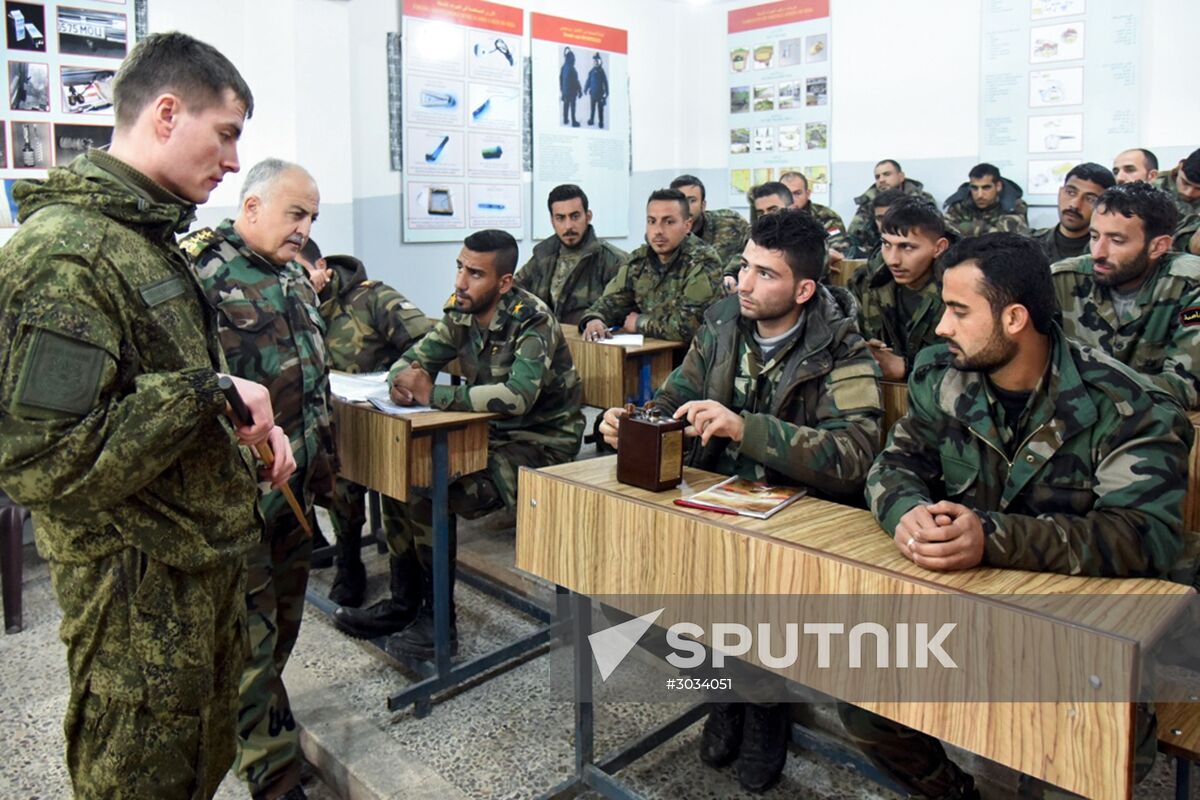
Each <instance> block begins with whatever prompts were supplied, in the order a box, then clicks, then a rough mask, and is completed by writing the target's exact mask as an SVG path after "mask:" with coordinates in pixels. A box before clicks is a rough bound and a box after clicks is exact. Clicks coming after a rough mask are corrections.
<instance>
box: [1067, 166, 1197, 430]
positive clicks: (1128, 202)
mask: <svg viewBox="0 0 1200 800" xmlns="http://www.w3.org/2000/svg"><path fill="white" fill-rule="evenodd" d="M1177 213H1178V212H1177V211H1176V208H1175V205H1174V204H1173V203H1172V202H1171V200H1170V198H1168V197H1167V196H1166V194H1165V193H1163V192H1161V191H1158V190H1155V189H1152V188H1151V187H1150V186H1149V185H1148V184H1146V183H1141V182H1138V183H1126V184H1122V185H1120V186H1114V187H1113V188H1111V189H1109V190H1107V191H1106V192H1105V193H1104V194H1102V195H1101V196H1100V199H1099V200H1097V201H1096V210H1095V212H1094V213H1093V214H1092V222H1091V236H1092V245H1091V254H1090V255H1086V256H1080V257H1078V258H1072V259H1068V260H1066V261H1060V262H1059V263H1057V264H1055V265H1054V266H1053V267H1052V271H1053V281H1054V290H1055V293H1056V294H1057V295H1058V303H1059V306H1060V307H1061V309H1062V326H1063V330H1064V331H1066V334H1067V336H1069V337H1071V338H1072V339H1077V340H1078V341H1080V342H1082V343H1084V344H1088V345H1091V346H1092V347H1096V348H1099V349H1101V350H1103V351H1105V352H1106V353H1108V354H1109V355H1111V356H1113V357H1114V358H1116V359H1117V360H1118V361H1120V362H1121V363H1123V364H1126V365H1128V366H1129V367H1131V368H1133V369H1134V370H1136V371H1137V372H1139V373H1141V374H1143V375H1145V376H1146V377H1147V379H1148V380H1149V381H1150V382H1151V383H1153V384H1155V385H1156V386H1158V387H1159V388H1161V389H1163V390H1165V391H1167V392H1169V393H1170V394H1171V395H1172V396H1174V397H1175V399H1177V400H1178V401H1179V402H1180V403H1182V404H1183V406H1184V407H1185V408H1189V409H1195V408H1200V258H1198V257H1196V256H1192V255H1186V254H1183V253H1176V252H1174V251H1172V250H1171V249H1170V248H1171V236H1172V232H1173V231H1174V230H1175V227H1176V215H1177Z"/></svg>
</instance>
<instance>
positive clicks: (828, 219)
mask: <svg viewBox="0 0 1200 800" xmlns="http://www.w3.org/2000/svg"><path fill="white" fill-rule="evenodd" d="M779 182H780V183H782V184H783V185H784V186H786V187H787V188H788V190H789V191H791V193H792V207H793V208H798V209H800V210H801V211H807V212H808V213H810V214H812V215H813V218H814V219H816V221H817V222H819V223H821V227H822V228H824V229H825V233H827V234H829V239H827V240H826V242H825V247H826V248H827V249H829V250H831V251H832V250H836V251H837V252H838V253H845V252H846V250H848V249H849V248H850V242H849V240H848V239H847V238H846V224H845V223H844V222H842V215H841V214H839V213H837V212H836V211H834V210H833V209H832V208H830V207H829V206H823V205H821V204H820V203H814V202H813V201H812V192H811V191H810V190H809V187H808V178H806V177H804V174H803V173H800V172H790V171H789V172H785V173H783V174H782V175H780V176H779Z"/></svg>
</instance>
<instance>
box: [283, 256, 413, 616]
mask: <svg viewBox="0 0 1200 800" xmlns="http://www.w3.org/2000/svg"><path fill="white" fill-rule="evenodd" d="M296 261H297V262H298V263H299V264H300V266H302V267H304V270H305V271H306V272H307V273H308V277H309V280H310V281H311V282H312V285H313V288H314V289H316V291H317V299H318V301H319V302H320V306H319V309H320V312H321V319H323V320H325V357H326V360H327V362H328V364H329V368H330V369H333V370H337V371H339V372H349V373H354V374H358V373H362V372H379V371H381V370H385V369H387V368H388V367H390V366H391V365H392V364H393V363H394V362H395V361H396V359H398V358H399V357H400V356H401V355H403V354H404V351H405V350H407V349H408V348H409V347H410V346H411V345H412V343H413V342H415V341H416V340H417V339H420V338H421V337H422V336H424V335H425V334H426V333H428V332H429V329H430V328H432V327H433V325H432V324H431V323H430V322H429V318H428V317H426V316H425V314H424V313H422V311H421V309H419V308H417V307H416V306H414V305H413V304H412V303H410V302H408V299H407V298H406V297H405V296H404V295H402V294H400V293H399V292H397V291H396V290H395V289H393V288H392V287H390V286H388V285H387V284H385V283H380V282H379V281H373V280H369V279H368V278H367V268H366V266H364V265H363V263H362V262H361V261H359V260H358V259H357V258H355V257H354V256H327V257H326V256H322V255H321V248H320V247H318V246H317V243H316V242H314V241H313V240H312V239H309V240H308V243H307V244H305V245H304V247H303V249H301V251H300V253H299V254H298V255H297V256H296ZM366 494H367V490H366V487H364V486H360V485H359V484H357V483H352V482H351V481H348V480H346V479H345V478H338V479H337V484H336V486H335V487H334V492H333V497H332V498H331V502H330V505H329V519H330V521H331V522H332V523H333V531H334V533H335V534H336V535H337V574H335V575H334V578H333V586H332V587H331V588H330V590H329V599H330V600H332V601H333V602H335V603H337V604H338V605H339V606H347V607H350V608H357V607H358V606H360V605H362V602H363V597H364V595H365V593H366V591H367V570H366V567H365V566H364V565H363V562H362V555H361V551H362V528H363V524H364V523H365V522H366V520H367V517H366V509H365V503H364V500H365V499H366ZM379 504H380V511H381V512H382V517H383V519H382V523H383V528H384V530H385V531H386V530H388V529H391V528H395V527H396V526H397V525H398V524H399V520H400V516H399V514H398V512H397V511H396V505H397V504H396V501H395V500H393V499H392V498H390V497H387V496H383V495H381V496H380V498H379ZM390 567H391V573H392V575H393V576H396V577H395V578H393V580H397V579H401V578H402V576H404V575H406V574H407V573H408V570H407V569H406V568H405V567H404V566H403V565H401V564H400V563H399V562H398V560H397V559H392V563H391V565H390ZM415 612H416V606H415V604H414V605H412V608H411V609H410V610H409V611H407V612H405V613H404V614H400V616H401V617H403V616H405V614H406V615H407V618H406V619H404V620H403V623H401V627H402V626H403V624H407V623H408V621H409V620H411V619H412V615H413V614H414V613H415ZM368 613H371V615H372V619H374V618H375V617H376V616H378V615H380V614H382V615H384V616H393V615H395V614H397V613H398V609H395V608H393V607H392V604H391V602H390V600H384V601H383V602H382V603H378V604H376V605H375V606H373V607H372V608H371V609H369V610H368ZM333 621H334V625H336V626H338V627H342V622H343V620H342V619H341V618H339V617H338V615H337V614H336V612H335V614H334V618H333ZM343 629H344V628H343ZM395 630H399V627H396V628H395ZM347 632H348V633H353V632H352V631H347ZM387 632H391V631H382V632H380V633H376V632H373V631H371V630H366V631H362V632H360V634H359V635H361V636H363V637H364V638H374V637H375V636H380V635H382V634H383V633H387Z"/></svg>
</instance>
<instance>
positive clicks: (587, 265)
mask: <svg viewBox="0 0 1200 800" xmlns="http://www.w3.org/2000/svg"><path fill="white" fill-rule="evenodd" d="M546 205H548V206H549V207H550V224H552V225H553V226H554V236H552V237H550V238H548V239H543V240H542V241H540V242H538V243H537V245H535V246H534V248H533V255H532V256H531V257H530V259H529V261H527V262H525V266H523V267H521V268H520V269H519V270H517V277H516V285H517V286H518V287H519V288H521V289H524V290H525V291H527V292H529V293H530V294H532V295H534V296H536V297H537V298H538V299H540V300H541V301H542V302H543V303H545V304H546V305H548V306H550V310H551V311H553V312H554V316H555V317H556V318H557V319H558V321H559V322H561V323H563V324H564V325H578V324H579V319H580V318H581V317H582V316H583V312H584V311H587V309H588V306H590V305H591V304H592V303H594V302H595V301H596V299H597V298H599V297H600V295H602V294H604V287H605V286H608V282H609V281H611V280H612V279H613V276H615V275H616V274H617V269H618V268H619V267H620V266H621V262H622V261H624V260H625V258H626V257H627V256H628V253H626V252H625V251H624V250H620V249H618V248H616V247H614V246H613V245H611V244H609V243H608V242H606V241H604V240H603V239H601V238H600V237H598V236H597V235H596V229H595V228H593V227H592V212H591V211H590V210H589V209H588V199H587V195H586V194H584V192H583V190H582V189H580V188H579V187H578V186H576V185H575V184H573V183H565V184H563V185H562V186H555V187H554V188H553V189H552V190H551V191H550V196H549V198H548V199H547V201H546Z"/></svg>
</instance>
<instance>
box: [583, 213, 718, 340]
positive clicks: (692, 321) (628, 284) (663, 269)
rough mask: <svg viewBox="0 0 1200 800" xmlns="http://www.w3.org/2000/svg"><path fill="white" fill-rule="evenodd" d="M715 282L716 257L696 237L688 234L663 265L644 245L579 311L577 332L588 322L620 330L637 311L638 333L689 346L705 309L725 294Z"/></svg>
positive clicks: (713, 251)
mask: <svg viewBox="0 0 1200 800" xmlns="http://www.w3.org/2000/svg"><path fill="white" fill-rule="evenodd" d="M720 282H721V262H720V261H719V258H718V256H717V252H716V251H715V250H713V249H712V248H711V247H709V246H708V245H706V244H705V243H704V242H702V241H700V240H699V239H697V238H696V237H695V236H692V235H691V234H688V236H687V238H686V239H684V240H683V244H681V245H679V249H678V250H676V251H675V253H674V254H673V255H672V256H671V260H670V261H668V262H667V263H666V264H663V263H662V262H660V261H659V260H658V254H656V253H655V252H654V250H652V249H651V248H650V245H648V244H644V245H642V246H641V247H639V248H638V249H636V250H634V251H633V252H632V253H630V254H629V258H628V259H626V260H625V262H624V263H623V264H621V267H620V269H618V270H617V274H616V277H614V278H613V279H612V280H611V281H609V283H608V286H606V287H604V294H603V295H602V296H601V297H600V299H599V300H597V301H596V302H594V303H592V306H591V308H589V309H588V310H587V311H585V312H584V314H583V318H582V319H580V321H579V328H580V330H582V329H583V327H584V326H585V325H586V324H587V321H588V320H589V319H601V320H603V321H604V324H605V325H609V326H613V325H620V324H621V323H623V322H624V321H625V317H626V316H627V315H628V314H629V312H631V311H636V312H638V314H639V315H640V316H639V317H638V333H644V334H645V335H647V336H652V337H654V338H656V339H670V340H672V341H680V342H685V343H686V342H690V341H691V340H692V336H693V335H695V333H696V329H697V328H699V327H700V322H701V320H702V318H703V316H704V310H705V309H706V308H708V306H709V305H710V304H712V302H713V301H714V300H715V299H717V298H718V297H720V296H722V295H723V294H724V292H723V291H722V290H721V288H720Z"/></svg>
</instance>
